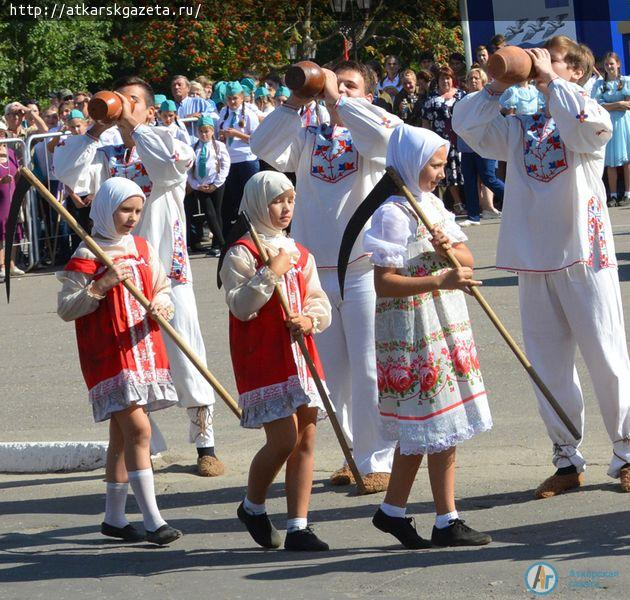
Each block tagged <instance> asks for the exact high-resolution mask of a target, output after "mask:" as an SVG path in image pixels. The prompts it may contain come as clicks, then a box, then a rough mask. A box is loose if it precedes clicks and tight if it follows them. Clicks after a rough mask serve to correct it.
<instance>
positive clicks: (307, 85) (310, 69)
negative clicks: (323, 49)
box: [284, 60, 326, 98]
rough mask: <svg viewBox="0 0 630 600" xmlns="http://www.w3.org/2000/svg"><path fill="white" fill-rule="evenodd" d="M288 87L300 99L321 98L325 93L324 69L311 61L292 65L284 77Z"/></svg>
mask: <svg viewBox="0 0 630 600" xmlns="http://www.w3.org/2000/svg"><path fill="white" fill-rule="evenodd" d="M284 80H285V82H286V84H287V87H288V88H289V89H290V90H291V91H292V92H293V93H294V94H295V95H296V96H300V98H312V97H313V96H319V95H320V94H321V93H322V92H323V91H324V83H325V81H326V76H325V75H324V71H323V70H322V68H321V67H320V66H319V65H318V64H316V63H314V62H311V61H310V60H303V61H301V62H299V63H296V64H294V65H291V66H290V67H289V68H288V69H287V72H286V75H285V76H284Z"/></svg>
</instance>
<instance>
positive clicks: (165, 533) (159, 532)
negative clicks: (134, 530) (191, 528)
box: [147, 523, 182, 546]
mask: <svg viewBox="0 0 630 600" xmlns="http://www.w3.org/2000/svg"><path fill="white" fill-rule="evenodd" d="M180 537H182V532H181V531H179V530H178V529H175V528H174V527H171V526H170V525H169V524H168V523H166V524H164V525H162V527H160V528H159V529H156V530H155V531H147V542H151V543H152V544H157V545H158V546H166V544H170V543H171V542H174V541H175V540H176V539H179V538H180Z"/></svg>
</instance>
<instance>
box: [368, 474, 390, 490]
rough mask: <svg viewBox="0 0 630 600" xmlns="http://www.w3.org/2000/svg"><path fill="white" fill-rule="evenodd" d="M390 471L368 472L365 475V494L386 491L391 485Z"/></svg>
mask: <svg viewBox="0 0 630 600" xmlns="http://www.w3.org/2000/svg"><path fill="white" fill-rule="evenodd" d="M389 477H390V475H389V473H368V474H367V475H364V476H363V485H364V486H365V491H364V492H363V493H364V494H376V493H378V492H384V491H386V490H387V486H388V485H389Z"/></svg>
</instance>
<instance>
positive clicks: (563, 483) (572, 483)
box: [534, 473, 584, 500]
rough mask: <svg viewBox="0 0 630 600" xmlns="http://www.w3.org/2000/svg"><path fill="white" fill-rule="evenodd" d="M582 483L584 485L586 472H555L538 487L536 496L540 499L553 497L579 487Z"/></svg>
mask: <svg viewBox="0 0 630 600" xmlns="http://www.w3.org/2000/svg"><path fill="white" fill-rule="evenodd" d="M581 485H584V473H567V474H566V475H559V474H558V473H554V474H553V475H552V476H551V477H547V479H545V481H543V482H542V483H541V484H540V485H539V486H538V487H537V488H536V491H535V492H534V496H535V497H536V498H537V499H538V500H542V499H543V498H552V497H553V496H559V495H560V494H564V492H568V491H569V490H572V489H575V488H579V487H580V486H581Z"/></svg>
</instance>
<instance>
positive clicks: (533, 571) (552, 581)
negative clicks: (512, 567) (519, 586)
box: [525, 562, 558, 596]
mask: <svg viewBox="0 0 630 600" xmlns="http://www.w3.org/2000/svg"><path fill="white" fill-rule="evenodd" d="M557 585H558V571H556V568H555V567H553V566H552V565H550V564H549V563H546V562H535V563H533V564H532V565H530V566H529V567H527V569H526V570H525V587H526V588H527V591H529V592H532V593H534V594H537V595H539V596H545V595H547V594H550V593H551V592H553V591H554V590H555V589H556V586H557Z"/></svg>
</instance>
